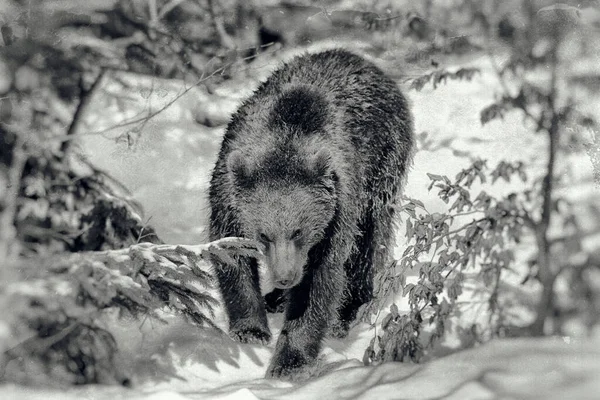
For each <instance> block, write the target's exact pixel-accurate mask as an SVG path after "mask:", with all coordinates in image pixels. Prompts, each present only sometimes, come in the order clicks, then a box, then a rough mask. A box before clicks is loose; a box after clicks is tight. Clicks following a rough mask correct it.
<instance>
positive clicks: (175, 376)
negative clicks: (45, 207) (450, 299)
mask: <svg viewBox="0 0 600 400" xmlns="http://www.w3.org/2000/svg"><path fill="white" fill-rule="evenodd" d="M475 63H476V64H477V66H479V67H481V68H482V74H481V75H479V76H476V77H475V79H474V80H473V81H472V82H470V83H465V82H459V83H456V82H449V83H448V84H447V85H443V86H441V87H439V88H438V89H437V90H435V91H433V90H431V89H429V88H426V89H424V90H423V91H421V92H414V91H411V92H407V94H408V96H409V97H410V100H411V102H412V106H413V111H414V115H415V121H416V132H417V133H420V132H428V135H429V137H430V138H431V139H433V140H434V146H433V148H432V149H429V150H426V151H425V150H424V151H419V152H418V153H417V155H416V157H415V161H414V167H413V169H412V171H411V173H410V177H409V180H408V183H407V186H406V189H405V192H406V194H407V195H409V196H411V197H414V198H418V199H420V200H422V201H423V202H424V203H425V205H426V207H428V208H429V209H430V210H431V211H438V210H441V207H442V203H441V202H440V201H438V200H436V198H435V195H434V194H433V193H428V192H427V185H428V183H429V182H428V179H427V175H426V173H427V172H430V173H435V174H445V175H448V176H451V177H452V176H454V175H455V174H456V173H457V172H458V171H460V169H461V168H464V167H466V166H467V165H468V159H467V158H465V157H460V156H457V155H455V152H454V150H455V149H461V150H462V151H468V152H470V153H471V154H473V155H476V156H479V157H481V158H484V159H488V165H491V166H493V165H495V164H496V163H497V162H498V161H500V160H503V159H504V160H516V159H521V160H527V161H528V162H530V163H531V164H532V165H534V166H536V165H541V163H543V162H544V161H545V160H544V159H543V157H542V158H540V156H539V155H540V154H544V153H543V151H542V147H541V146H542V145H543V141H542V138H540V137H536V136H534V135H532V134H531V133H530V131H528V130H527V129H525V128H524V127H523V125H522V120H521V118H520V117H519V116H517V115H513V116H509V117H508V118H507V119H506V120H505V121H503V122H492V123H490V124H488V125H486V126H484V127H481V124H480V121H479V111H480V110H481V109H482V108H483V107H484V106H486V105H488V104H489V103H491V102H492V101H493V95H494V91H495V89H496V88H497V83H496V82H495V80H494V77H493V74H492V73H491V68H490V66H489V64H487V60H485V59H480V60H477V61H475ZM277 65H278V62H277V60H260V63H259V64H258V67H257V68H253V69H251V71H250V72H249V76H247V77H244V78H243V79H242V78H240V80H238V81H233V82H228V83H226V84H225V85H222V86H219V87H216V88H214V90H213V91H212V93H211V94H208V92H207V91H205V90H204V89H202V88H194V89H193V90H191V91H189V92H188V93H187V94H186V95H185V96H183V97H182V98H181V99H179V100H178V101H177V102H175V104H173V105H172V106H171V107H169V108H168V109H167V110H165V111H164V112H162V113H160V114H159V115H157V116H156V117H155V118H153V119H152V120H151V121H150V122H148V123H147V124H146V125H145V126H144V127H143V129H142V130H141V133H136V132H129V134H128V135H127V129H131V128H132V127H133V126H129V127H127V128H122V129H120V130H118V131H111V132H108V133H103V134H88V135H84V136H82V140H81V142H80V146H81V148H82V149H83V151H84V152H85V154H86V155H87V156H88V158H89V159H90V160H91V161H92V162H93V163H94V164H95V165H96V166H98V167H99V168H101V169H104V170H106V171H108V172H109V173H110V174H111V175H113V176H114V177H115V178H117V179H118V180H120V181H121V182H123V183H124V184H125V185H126V186H127V187H128V188H129V189H130V190H131V192H132V196H133V198H134V199H136V200H137V201H139V202H140V203H141V204H142V205H143V206H144V208H145V210H146V216H145V218H146V219H149V220H150V224H152V225H153V226H154V227H155V228H156V229H157V231H158V233H159V235H160V236H161V237H162V238H163V239H164V240H166V241H167V242H170V243H190V244H193V243H199V242H204V241H205V240H206V235H205V232H204V227H205V224H206V220H207V202H206V200H207V194H206V188H207V185H208V179H209V176H210V171H211V168H212V165H213V163H214V161H215V159H216V154H217V150H218V148H219V145H220V139H221V135H222V133H223V128H207V127H204V126H201V125H199V124H197V123H196V122H194V119H200V120H205V119H207V118H209V119H210V118H212V117H215V118H219V117H222V116H223V114H225V115H227V113H229V112H231V111H233V110H234V109H235V106H236V104H237V102H238V101H239V99H241V98H243V97H244V96H246V95H248V94H249V93H250V91H251V90H252V88H253V86H254V85H255V84H256V82H257V79H260V78H261V77H264V76H265V75H266V74H267V73H268V71H269V70H271V69H272V68H274V67H275V66H277ZM253 66H256V65H253ZM105 89H106V90H108V91H112V90H114V91H119V88H118V85H117V84H116V83H109V84H107V85H106V87H105ZM182 89H183V87H182V86H181V84H180V83H176V82H169V81H162V80H156V81H154V82H153V83H152V87H144V88H141V89H140V90H139V91H131V92H129V93H127V96H128V99H125V100H123V99H121V100H120V102H121V106H120V107H119V104H118V102H117V101H116V100H110V99H109V97H108V96H106V95H101V96H99V98H98V99H97V101H98V107H97V108H96V109H97V110H99V112H98V113H95V114H93V115H90V116H89V117H88V119H87V129H88V130H89V131H90V132H94V131H100V130H102V129H104V128H106V127H108V126H111V125H112V124H114V123H116V122H119V121H120V120H121V119H122V118H123V115H127V116H128V117H134V116H135V115H136V114H137V113H142V112H147V111H148V109H149V108H152V109H159V108H160V107H161V106H163V105H164V104H166V103H167V102H169V101H170V100H171V99H172V98H173V97H174V96H175V95H176V94H177V92H178V91H180V90H182ZM100 110H101V112H100ZM137 115H139V114H137ZM124 134H125V136H123V135H124ZM435 143H441V145H439V146H436V145H435ZM576 161H577V162H576V168H577V171H578V173H577V175H578V176H580V177H589V176H592V174H593V171H592V164H591V162H590V161H589V159H586V158H585V155H583V156H581V157H580V158H578V159H577V160H576ZM588 186H589V185H588ZM514 188H515V186H508V185H504V186H502V185H499V186H496V188H495V189H491V190H488V191H490V192H493V191H494V190H496V191H506V190H511V189H512V190H514ZM589 190H596V194H597V191H598V189H593V188H591V187H586V188H585V191H586V192H588V193H589ZM401 232H403V229H401ZM403 242H404V241H403V238H402V235H399V236H398V245H397V249H396V252H397V253H400V254H401V252H402V251H403ZM467 300H468V299H467ZM396 302H397V304H399V305H400V308H401V312H402V311H406V310H407V305H406V300H403V299H401V298H399V299H396ZM473 310H474V311H472V312H471V314H470V315H466V316H463V318H466V319H468V318H472V319H473V320H474V319H475V318H477V315H476V314H477V309H476V308H474V309H473ZM166 318H167V319H169V320H170V323H169V324H168V325H163V324H160V323H158V322H155V321H150V320H146V321H144V322H142V323H140V322H139V321H120V320H115V319H111V318H109V320H108V322H107V323H108V324H110V325H111V327H112V328H111V331H113V332H116V337H117V341H118V343H119V348H120V349H121V351H122V357H121V358H122V363H123V365H124V366H125V367H126V368H127V369H129V371H130V372H131V373H132V374H133V377H134V382H135V386H134V389H133V390H128V389H123V388H116V387H99V386H94V387H85V388H70V389H68V390H67V391H66V392H64V391H50V392H48V391H47V390H44V391H41V390H37V389H28V388H22V387H17V386H12V385H6V386H4V387H3V388H1V389H0V398H3V399H11V400H12V399H15V400H16V399H76V398H85V399H121V398H123V399H125V398H126V399H137V398H139V399H205V398H218V399H254V398H261V399H315V398H321V399H423V398H428V399H429V398H431V399H433V398H451V399H492V398H494V399H495V398H503V399H509V398H526V399H530V398H531V399H533V398H543V399H547V398H552V399H585V398H589V399H592V398H599V397H600V346H599V345H600V340H595V339H589V340H581V341H580V340H575V339H573V338H547V339H512V340H508V339H505V340H496V341H493V342H491V343H488V344H485V345H481V346H478V347H475V348H473V349H470V350H466V351H461V352H457V353H454V354H450V355H448V356H446V357H442V358H439V359H436V360H433V361H430V362H427V363H424V364H421V365H412V364H400V363H389V364H384V365H381V366H379V367H363V366H362V362H361V361H360V360H361V359H362V356H363V352H364V350H365V348H366V346H367V344H368V342H369V340H370V339H371V338H372V337H373V332H372V330H370V328H369V326H368V325H366V324H359V325H357V326H356V327H354V328H353V329H352V330H351V332H350V334H349V336H348V337H347V338H346V339H344V340H326V342H325V344H324V349H323V351H322V354H323V355H322V357H321V359H320V361H319V365H320V368H319V371H320V375H321V376H320V377H318V378H315V379H313V380H311V381H310V382H306V383H301V384H292V383H287V382H280V381H274V380H265V379H263V376H264V373H265V371H266V368H267V365H268V362H269V359H270V357H271V355H272V352H273V347H274V342H275V340H273V342H272V343H271V344H270V345H268V346H261V345H245V344H240V343H237V342H234V341H232V340H231V339H229V338H228V337H227V336H226V335H224V334H223V333H221V332H218V331H213V330H201V329H197V328H194V327H193V326H191V325H189V324H186V323H185V322H183V321H181V320H180V319H178V318H176V317H172V316H171V317H169V316H167V317H166ZM269 318H270V324H271V327H272V330H273V332H274V333H275V335H276V334H277V333H278V330H279V329H280V327H281V323H282V321H281V319H282V316H281V315H270V316H269ZM217 324H218V325H219V326H221V327H222V328H223V329H225V328H226V316H225V315H224V313H223V312H222V310H218V311H217ZM596 336H600V335H596Z"/></svg>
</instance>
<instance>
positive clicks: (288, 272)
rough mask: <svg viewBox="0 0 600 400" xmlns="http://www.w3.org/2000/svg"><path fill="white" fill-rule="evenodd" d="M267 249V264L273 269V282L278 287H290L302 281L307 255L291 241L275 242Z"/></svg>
mask: <svg viewBox="0 0 600 400" xmlns="http://www.w3.org/2000/svg"><path fill="white" fill-rule="evenodd" d="M270 247H271V248H270V249H269V250H268V251H267V264H268V267H269V269H270V270H271V273H272V277H273V284H274V286H275V287H276V288H278V289H289V288H291V287H294V286H296V285H297V284H299V283H300V280H301V279H302V275H303V270H304V264H305V263H306V257H303V256H302V254H301V253H300V252H299V251H298V249H297V248H296V246H295V244H294V243H293V242H291V241H281V242H275V243H273V244H272V245H271V246H270Z"/></svg>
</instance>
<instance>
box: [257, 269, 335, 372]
mask: <svg viewBox="0 0 600 400" xmlns="http://www.w3.org/2000/svg"><path fill="white" fill-rule="evenodd" d="M309 268H310V266H309ZM309 270H310V269H309ZM342 287H343V275H342V271H341V267H340V268H336V267H332V266H330V265H321V266H320V267H319V268H318V270H316V271H314V273H313V274H308V275H307V276H305V277H304V279H303V280H302V282H301V283H300V284H299V285H298V286H296V287H294V288H292V289H291V290H290V293H289V298H288V305H287V313H286V322H285V323H284V325H283V328H282V330H281V334H280V335H279V339H278V340H277V345H276V347H275V354H274V356H273V358H272V360H271V364H270V365H269V368H268V369H267V374H266V376H267V378H283V379H289V380H303V379H305V378H307V377H308V376H310V375H311V367H313V366H314V364H315V361H316V359H317V356H318V355H319V351H320V349H321V342H322V340H323V337H324V336H325V332H326V331H327V327H328V324H329V323H330V321H332V320H333V319H334V318H335V312H336V309H337V305H338V304H339V303H338V301H339V298H340V297H341V294H342Z"/></svg>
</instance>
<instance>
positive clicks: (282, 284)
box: [277, 279, 292, 288]
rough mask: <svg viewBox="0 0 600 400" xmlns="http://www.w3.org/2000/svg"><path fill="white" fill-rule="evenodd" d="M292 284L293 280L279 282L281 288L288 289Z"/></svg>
mask: <svg viewBox="0 0 600 400" xmlns="http://www.w3.org/2000/svg"><path fill="white" fill-rule="evenodd" d="M291 283H292V280H291V279H280V280H278V281H277V284H278V285H279V286H281V287H284V288H285V287H288V286H289V285H290V284H291Z"/></svg>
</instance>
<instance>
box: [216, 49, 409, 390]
mask: <svg viewBox="0 0 600 400" xmlns="http://www.w3.org/2000/svg"><path fill="white" fill-rule="evenodd" d="M412 149H413V128H412V118H411V114H410V112H409V108H408V104H407V101H406V100H405V98H404V96H403V95H402V93H401V92H400V90H399V89H398V87H397V85H396V84H395V83H394V81H392V80H391V79H389V78H388V77H386V76H385V75H384V74H383V73H382V72H381V71H380V70H379V69H378V68H377V67H375V66H374V65H373V64H371V63H370V62H367V61H366V60H364V59H363V58H361V57H359V56H356V55H354V54H352V53H349V52H347V51H344V50H329V51H324V52H321V53H316V54H306V55H303V56H300V57H297V58H295V59H293V60H292V61H290V62H289V63H287V64H285V65H284V66H283V67H282V68H280V69H279V70H277V71H276V72H274V73H273V74H272V75H271V77H270V78H269V79H268V80H267V81H266V82H264V83H263V84H262V85H261V86H260V87H259V88H258V89H257V90H256V92H255V93H254V94H253V95H252V96H251V97H250V98H249V99H247V100H246V101H245V102H244V103H243V104H242V106H241V107H240V108H239V110H238V111H237V113H236V114H235V115H234V116H233V118H232V120H231V122H230V123H229V125H228V127H227V132H226V134H225V137H224V139H223V144H222V147H221V151H220V153H219V158H218V161H217V164H216V166H215V169H214V172H213V176H212V180H211V185H210V193H209V195H210V206H211V219H210V221H211V224H210V231H211V238H212V239H213V240H215V239H219V238H222V237H226V236H244V237H248V238H251V239H256V240H259V241H261V242H263V243H264V245H265V255H266V264H267V266H268V268H269V270H270V272H271V274H272V276H273V277H274V281H275V282H277V284H276V286H277V285H278V286H279V288H281V289H283V292H284V293H285V295H284V297H285V299H286V310H285V312H286V322H285V324H284V326H283V329H282V331H281V335H280V337H279V339H278V342H277V346H276V350H275V355H274V357H273V359H272V361H271V364H270V366H269V368H268V371H267V376H268V377H287V378H297V377H299V376H302V375H303V374H305V373H306V371H307V369H308V367H310V366H311V365H312V364H313V363H314V361H315V360H316V358H317V356H318V353H319V350H320V346H321V341H322V339H323V337H324V335H325V334H326V333H327V331H328V330H332V327H335V330H337V334H338V335H343V334H344V333H345V332H346V331H347V329H348V326H349V323H350V322H351V321H352V320H353V319H354V318H355V316H356V312H357V309H358V308H359V307H360V306H361V305H362V304H364V303H366V302H367V301H369V300H370V299H371V297H372V293H373V271H374V267H377V268H381V267H383V266H385V265H386V264H387V260H388V251H389V249H390V247H391V244H392V240H393V238H394V232H393V223H392V219H393V205H394V203H395V200H396V197H397V194H398V193H399V191H400V189H401V184H402V182H403V180H404V177H405V175H406V172H407V169H408V165H409V162H410V158H411V154H412ZM216 271H217V277H218V280H219V285H220V288H221V291H222V294H223V299H224V302H225V306H226V308H227V311H228V314H229V321H230V335H231V336H232V337H234V338H236V339H237V340H240V341H242V342H263V343H264V342H267V341H269V340H270V338H271V333H270V331H269V328H268V326H267V318H266V311H265V302H264V299H263V298H262V297H261V295H260V288H259V280H258V272H257V262H256V260H253V259H240V260H239V266H238V268H232V267H227V266H225V265H217V266H216ZM280 291H281V290H280Z"/></svg>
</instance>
